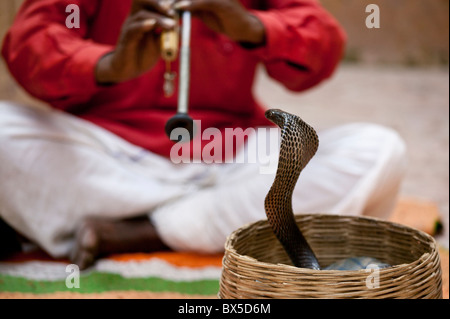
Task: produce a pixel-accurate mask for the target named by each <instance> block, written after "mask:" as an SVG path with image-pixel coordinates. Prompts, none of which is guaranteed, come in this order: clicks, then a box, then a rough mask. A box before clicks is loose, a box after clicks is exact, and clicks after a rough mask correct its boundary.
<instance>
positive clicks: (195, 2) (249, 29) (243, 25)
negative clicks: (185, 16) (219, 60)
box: [173, 0, 265, 46]
mask: <svg viewBox="0 0 450 319" xmlns="http://www.w3.org/2000/svg"><path fill="white" fill-rule="evenodd" d="M173 8H174V9H176V10H189V11H191V12H192V14H193V15H194V16H196V17H198V18H199V19H201V20H202V21H203V22H204V23H205V24H206V25H207V26H208V27H210V28H211V29H212V30H214V31H216V32H219V33H223V34H225V35H227V36H228V37H229V38H230V39H232V40H234V41H236V42H242V43H248V44H253V45H255V46H258V45H262V44H264V42H265V29H264V26H263V24H262V23H261V22H260V21H259V19H258V18H256V17H255V16H254V15H252V14H250V13H249V12H248V11H247V10H246V9H245V8H244V6H243V5H242V4H241V3H240V2H239V0H180V1H177V2H176V3H175V4H174V6H173Z"/></svg>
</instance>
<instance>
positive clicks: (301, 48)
mask: <svg viewBox="0 0 450 319" xmlns="http://www.w3.org/2000/svg"><path fill="white" fill-rule="evenodd" d="M268 3H269V5H268V8H267V10H253V11H252V13H253V14H254V15H255V16H256V17H258V18H259V19H260V20H261V22H262V23H263V24H264V26H265V29H266V45H265V46H264V47H263V48H258V49H255V50H254V51H255V53H256V54H258V55H259V56H260V57H261V59H262V60H263V62H264V64H265V67H266V69H267V71H268V74H269V75H270V76H271V77H272V78H274V79H276V80H277V81H279V82H281V83H282V84H284V85H285V86H286V87H287V88H288V89H290V90H293V91H302V90H305V89H308V88H310V87H312V86H314V85H316V84H317V83H319V82H320V81H322V80H323V79H326V78H328V77H329V76H330V75H331V74H332V73H333V71H334V69H335V68H336V66H337V64H338V63H339V61H340V60H341V58H342V55H343V52H344V46H345V41H346V35H345V33H344V31H343V29H342V28H341V27H340V26H339V24H338V23H337V22H336V20H335V19H334V18H333V17H332V16H331V15H330V14H329V13H328V12H327V11H326V10H325V9H324V8H323V7H322V6H321V5H320V4H319V3H318V1H316V0H272V1H268Z"/></svg>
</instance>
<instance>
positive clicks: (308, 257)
mask: <svg viewBox="0 0 450 319" xmlns="http://www.w3.org/2000/svg"><path fill="white" fill-rule="evenodd" d="M265 115H266V118H267V119H268V120H270V121H271V122H273V123H274V124H276V125H277V126H279V127H280V129H281V145H280V154H279V162H278V168H277V172H276V175H275V180H274V182H273V184H272V186H271V188H270V190H269V192H268V194H267V196H266V198H265V201H264V207H265V211H266V215H267V219H268V221H269V224H270V225H271V227H272V230H273V232H274V234H275V236H276V237H277V238H278V240H279V241H280V242H281V244H282V245H283V247H284V249H285V250H286V252H287V254H288V256H289V258H290V259H291V261H292V263H293V264H294V265H295V266H296V267H301V268H310V269H317V270H318V269H320V266H319V262H318V261H317V258H316V256H315V255H314V252H313V251H312V249H311V247H310V246H309V244H308V242H307V241H306V239H305V237H304V236H303V234H302V232H301V231H300V229H299V228H298V226H297V224H296V222H295V218H294V214H293V210H292V194H293V191H294V187H295V185H296V183H297V180H298V178H299V176H300V173H301V171H302V170H303V169H304V167H305V166H306V165H307V164H308V162H309V160H310V159H311V158H312V157H313V156H314V154H315V153H316V151H317V148H318V146H319V138H318V136H317V134H316V132H315V130H314V129H313V128H312V127H311V126H309V125H308V124H306V123H305V122H304V121H303V120H302V119H301V118H300V117H298V116H296V115H293V114H290V113H287V112H284V111H282V110H278V109H270V110H267V111H266V114H265Z"/></svg>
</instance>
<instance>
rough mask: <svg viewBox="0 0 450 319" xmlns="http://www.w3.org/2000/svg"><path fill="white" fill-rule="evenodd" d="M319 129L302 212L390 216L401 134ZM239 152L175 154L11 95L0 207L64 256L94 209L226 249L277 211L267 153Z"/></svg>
mask: <svg viewBox="0 0 450 319" xmlns="http://www.w3.org/2000/svg"><path fill="white" fill-rule="evenodd" d="M264 137H265V136H264ZM261 138H262V136H261V134H260V133H256V134H254V135H252V136H250V138H249V142H248V144H247V145H253V144H251V142H252V139H261ZM270 138H271V139H277V138H278V134H275V135H274V134H272V135H271V137H270ZM319 140H320V146H319V149H318V151H317V153H316V155H315V156H314V157H313V159H312V160H311V161H310V162H309V164H308V165H307V166H306V168H305V169H304V170H303V172H302V173H301V175H300V178H299V181H298V183H297V186H296V188H295V191H294V195H293V209H294V212H295V213H332V214H347V215H349V214H351V215H358V214H366V215H373V216H377V217H381V218H384V217H387V215H388V214H389V213H390V211H391V208H392V207H393V205H394V203H395V199H396V196H397V193H398V189H399V186H400V183H401V180H402V177H403V174H404V171H405V145H404V143H403V141H402V140H401V138H400V137H399V136H398V134H397V133H396V132H394V131H392V130H390V129H388V128H384V127H381V126H378V125H373V124H366V123H355V124H349V125H345V126H341V127H337V128H333V129H329V130H327V131H323V132H319ZM255 151H256V150H253V149H252V148H250V147H247V148H245V149H243V150H242V151H241V152H240V153H239V154H237V159H239V158H244V157H245V156H247V157H248V156H249V154H250V153H252V152H255ZM271 152H272V155H275V157H277V156H278V149H271ZM250 157H251V156H250ZM272 158H273V157H272ZM236 162H237V163H230V164H226V163H224V164H206V163H200V164H194V163H191V164H175V163H173V162H172V161H171V160H170V159H167V158H164V157H161V156H158V155H156V154H153V153H151V152H148V151H146V150H144V149H142V148H140V147H137V146H135V145H132V144H130V143H129V142H127V141H125V140H123V139H122V138H120V137H118V136H116V135H114V134H112V133H111V132H109V131H106V130H104V129H102V128H100V127H97V126H95V125H94V124H92V123H90V122H87V121H84V120H82V119H79V118H76V117H74V116H71V115H69V114H66V113H63V112H60V111H54V110H41V109H35V108H29V107H26V106H22V105H17V104H12V103H0V216H1V218H2V219H3V220H5V221H6V222H7V223H8V224H9V225H11V226H12V227H14V228H15V229H16V230H17V231H19V232H20V233H22V234H23V235H25V236H26V237H28V238H29V239H30V240H32V241H34V242H36V243H37V244H38V245H40V246H41V247H42V248H43V249H45V250H46V251H47V252H48V253H49V254H51V255H52V256H54V257H63V256H67V255H68V254H69V251H70V250H71V248H72V246H73V245H74V232H75V229H76V228H77V226H78V225H79V224H80V222H81V221H82V220H83V219H84V218H86V217H91V216H96V217H105V218H116V219H121V218H128V217H134V216H139V215H144V214H148V216H149V218H150V220H151V221H152V223H153V225H154V226H155V228H156V230H157V232H158V234H159V235H160V237H161V239H162V240H163V241H164V242H165V243H166V244H167V245H168V246H169V247H171V248H172V249H174V250H188V251H197V252H208V253H209V252H219V251H222V250H223V247H224V243H225V240H226V237H227V236H228V235H229V234H230V233H231V232H232V231H234V230H235V229H237V228H238V227H240V226H242V225H244V224H246V223H249V222H254V221H257V220H260V219H263V218H266V216H265V211H264V197H265V196H266V194H267V192H268V190H269V188H270V186H271V184H272V182H273V180H274V172H272V173H270V174H267V172H264V170H263V169H262V164H261V163H259V162H256V163H249V162H246V161H243V162H244V163H240V162H241V161H239V160H236ZM272 164H273V163H272ZM263 172H264V173H263Z"/></svg>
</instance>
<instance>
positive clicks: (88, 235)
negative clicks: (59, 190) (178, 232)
mask: <svg viewBox="0 0 450 319" xmlns="http://www.w3.org/2000/svg"><path fill="white" fill-rule="evenodd" d="M168 249H169V248H168V247H167V246H166V245H165V244H164V243H163V242H162V241H161V239H160V238H159V236H158V234H157V233H156V230H155V228H154V227H153V225H152V224H151V223H150V221H149V219H148V217H146V216H145V217H142V218H134V219H126V220H109V219H98V218H89V219H86V220H85V221H84V222H83V223H82V225H81V226H80V228H79V229H78V231H77V233H76V236H75V247H74V248H73V250H72V253H71V256H70V260H71V262H73V263H74V264H77V265H78V267H80V269H86V268H88V267H89V266H91V265H92V264H93V263H94V262H95V260H96V259H97V258H98V257H100V256H104V255H108V254H114V253H131V252H151V251H158V250H168Z"/></svg>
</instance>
